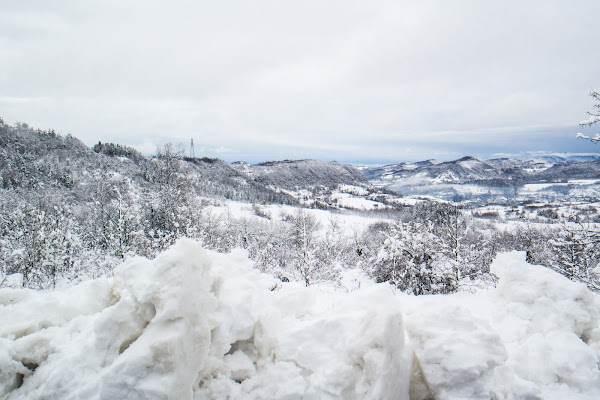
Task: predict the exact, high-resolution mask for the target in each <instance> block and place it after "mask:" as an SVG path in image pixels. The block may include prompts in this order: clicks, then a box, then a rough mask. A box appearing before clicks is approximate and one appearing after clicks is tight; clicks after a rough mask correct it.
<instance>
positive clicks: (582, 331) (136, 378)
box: [0, 240, 600, 400]
mask: <svg viewBox="0 0 600 400" xmlns="http://www.w3.org/2000/svg"><path fill="white" fill-rule="evenodd" d="M523 259H524V256H523V254H522V253H509V254H504V255H501V256H499V257H498V258H497V260H496V261H495V262H494V264H493V271H494V272H495V273H496V274H497V276H498V277H499V283H498V287H497V288H496V289H492V290H489V291H487V292H484V293H479V294H466V293H464V294H456V295H451V296H421V297H411V296H406V295H402V294H400V293H397V292H394V290H392V288H391V287H390V286H388V285H385V284H371V285H369V284H365V281H364V277H363V276H362V275H361V274H359V273H358V272H357V271H348V273H347V274H344V282H345V284H346V288H347V290H332V289H331V288H327V287H321V288H319V287H309V288H305V287H303V286H301V285H298V284H295V283H281V282H278V281H276V280H274V279H273V278H271V277H269V276H267V275H264V274H261V273H259V272H257V271H256V270H254V269H252V266H251V262H250V261H249V260H248V259H247V257H246V254H245V253H243V252H241V251H240V252H234V253H231V254H218V253H214V252H208V251H205V250H203V249H202V248H201V247H200V246H199V245H198V244H197V243H195V242H192V241H190V240H182V241H180V242H178V243H177V244H176V245H175V246H174V247H172V248H171V249H169V250H168V251H167V252H165V253H163V254H161V255H160V256H159V257H157V258H156V259H155V260H154V261H149V260H146V259H142V258H135V259H132V260H129V261H127V262H126V263H124V264H123V265H122V266H121V267H119V268H118V269H117V270H116V271H115V277H114V278H111V279H97V280H94V281H89V282H86V283H83V284H80V285H78V286H75V287H72V288H68V289H63V290H57V291H54V292H34V291H30V290H22V289H21V290H18V289H3V290H0V397H1V396H5V397H6V398H7V399H42V398H67V399H68V398H73V399H74V398H90V399H108V398H111V399H112V398H119V399H121V398H122V399H125V398H127V399H145V398H152V399H154V398H156V399H160V398H165V399H167V398H169V399H230V398H233V399H300V398H307V399H409V398H411V399H417V400H418V399H421V400H424V399H429V398H436V399H498V400H500V399H525V398H527V399H542V398H543V399H565V398H578V399H597V398H600V371H599V370H598V360H599V354H600V330H599V327H598V320H599V317H600V307H599V305H598V303H597V300H596V298H595V296H594V295H593V294H591V293H590V292H589V291H587V289H586V288H585V287H584V286H583V285H580V284H576V283H573V282H570V281H568V280H567V279H565V278H563V277H561V276H559V275H557V274H556V273H554V272H552V271H550V270H548V269H545V268H542V267H536V266H530V265H528V264H527V263H525V262H524V260H523ZM352 289H356V290H352Z"/></svg>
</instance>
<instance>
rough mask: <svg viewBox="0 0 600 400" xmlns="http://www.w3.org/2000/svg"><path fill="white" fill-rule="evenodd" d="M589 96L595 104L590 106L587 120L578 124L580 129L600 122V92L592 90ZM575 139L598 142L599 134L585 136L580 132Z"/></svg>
mask: <svg viewBox="0 0 600 400" xmlns="http://www.w3.org/2000/svg"><path fill="white" fill-rule="evenodd" d="M590 96H592V98H593V99H594V101H595V104H594V105H593V106H592V111H588V113H587V114H588V118H586V119H584V120H583V121H581V122H579V126H581V127H585V126H592V125H595V124H597V123H598V122H600V92H597V91H595V90H593V91H592V92H591V93H590ZM577 137H578V138H580V139H586V140H591V141H592V142H593V143H598V142H600V133H596V134H593V135H585V134H583V133H581V132H578V133H577Z"/></svg>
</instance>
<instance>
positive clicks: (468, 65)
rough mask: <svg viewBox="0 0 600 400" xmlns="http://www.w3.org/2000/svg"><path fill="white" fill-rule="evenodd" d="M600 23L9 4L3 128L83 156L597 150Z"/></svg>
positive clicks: (579, 12)
mask: <svg viewBox="0 0 600 400" xmlns="http://www.w3.org/2000/svg"><path fill="white" fill-rule="evenodd" d="M597 15H600V3H598V2H597V1H577V2H563V1H546V2H539V1H503V2H493V3H491V2H480V1H466V0H465V1H457V2H446V1H441V0H440V1H430V2H418V1H408V2H406V1H405V2H397V1H373V2H363V1H352V0H349V1H328V2H322V1H314V0H307V1H303V2H281V1H276V0H261V1H258V2H246V1H238V0H224V1H219V2H196V1H183V0H176V1H173V2H168V3H165V2H157V1H156V2H155V1H152V2H147V1H134V0H124V1H116V0H108V1H102V2H100V1H96V2H79V1H75V0H59V1H56V2H52V4H48V3H47V2H44V1H38V2H37V3H36V2H35V1H28V2H21V1H18V0H16V1H14V0H8V1H3V2H2V4H0V59H1V60H2V62H1V63H0V110H1V111H0V116H2V117H3V118H4V119H5V120H6V121H7V122H14V121H17V120H20V121H26V122H29V123H30V124H32V125H34V126H39V127H40V128H54V129H55V130H57V131H60V132H70V133H72V134H74V135H75V136H77V137H79V138H82V139H83V140H84V141H85V142H86V143H88V144H91V143H94V142H96V141H98V140H102V141H118V142H120V143H124V144H129V145H143V144H145V145H146V146H147V144H148V143H153V144H160V143H164V142H165V141H176V142H177V141H181V142H184V143H188V142H189V139H190V138H194V142H195V143H197V144H198V146H199V147H198V148H197V150H196V152H197V153H198V151H199V150H198V149H201V148H203V149H204V151H206V152H207V153H208V154H207V155H217V156H219V157H221V158H225V159H229V160H234V159H243V158H245V159H248V160H251V161H253V160H264V159H278V158H323V159H338V160H344V161H378V160H394V159H398V160H406V159H420V158H432V157H436V158H451V157H453V156H454V155H463V154H467V153H469V154H475V155H478V154H479V155H483V156H485V155H487V154H491V153H494V152H515V151H519V150H532V151H537V150H549V151H559V150H569V151H578V150H589V149H590V147H589V144H587V143H583V142H581V141H576V140H575V139H574V133H575V132H576V131H577V130H578V128H577V121H580V120H581V119H582V118H583V117H585V112H586V111H587V110H588V109H590V107H591V100H590V99H589V98H588V96H587V93H588V92H589V91H590V89H592V88H598V86H600V84H599V82H600V76H599V75H598V71H600V54H599V53H598V52H597V51H595V50H594V48H595V45H596V43H595V41H594V40H595V38H597V37H599V33H600V25H599V24H597V18H596V16H597ZM596 40H597V39H596ZM565 146H568V148H564V147H565ZM211 152H212V153H211Z"/></svg>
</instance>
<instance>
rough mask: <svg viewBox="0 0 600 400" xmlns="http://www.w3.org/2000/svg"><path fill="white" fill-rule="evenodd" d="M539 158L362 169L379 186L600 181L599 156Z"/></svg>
mask: <svg viewBox="0 0 600 400" xmlns="http://www.w3.org/2000/svg"><path fill="white" fill-rule="evenodd" d="M547 157H548V158H546V159H544V158H543V157H542V158H540V157H537V158H536V159H532V160H517V159H510V158H494V159H489V160H480V159H477V158H474V157H463V158H460V159H458V160H454V161H446V162H432V161H431V160H427V161H422V162H416V163H411V164H407V163H398V164H390V165H384V166H373V167H363V168H362V169H361V171H362V172H363V173H364V174H365V176H366V177H367V179H368V180H369V181H370V182H371V183H373V184H374V185H375V186H377V187H384V188H388V189H391V190H394V187H401V186H409V185H410V186H414V185H435V184H467V183H477V184H486V185H489V186H514V185H522V184H525V183H547V182H566V181H568V180H572V179H600V155H599V156H595V155H581V156H580V155H565V156H557V155H552V156H547Z"/></svg>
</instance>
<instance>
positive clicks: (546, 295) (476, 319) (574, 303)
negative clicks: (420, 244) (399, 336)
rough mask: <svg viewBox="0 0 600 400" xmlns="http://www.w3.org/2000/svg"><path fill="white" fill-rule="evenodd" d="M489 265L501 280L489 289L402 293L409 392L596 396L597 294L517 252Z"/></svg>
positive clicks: (599, 387)
mask: <svg viewBox="0 0 600 400" xmlns="http://www.w3.org/2000/svg"><path fill="white" fill-rule="evenodd" d="M491 269H492V272H493V273H494V274H495V275H496V276H498V278H499V281H498V285H497V287H496V289H492V290H490V291H488V292H484V293H479V294H466V293H464V294H456V295H452V296H429V297H419V298H409V297H407V298H405V301H404V308H405V314H404V316H405V321H406V326H407V331H408V337H409V338H410V341H411V342H412V345H413V348H414V349H415V354H416V359H417V362H416V366H415V368H416V369H417V370H418V372H419V373H420V375H419V380H418V381H415V380H414V379H413V381H414V384H413V387H416V388H420V390H421V392H416V393H415V392H413V396H411V398H414V399H426V398H427V395H429V394H430V393H432V394H434V395H435V396H436V397H435V398H436V399H482V400H483V399H557V400H558V399H575V398H577V399H590V400H592V399H598V398H600V370H599V369H598V360H599V359H600V357H599V356H600V351H599V350H600V347H599V345H600V331H599V323H598V321H599V320H600V306H599V305H598V301H597V298H596V297H595V295H593V294H592V293H591V292H590V291H588V290H587V288H586V287H585V285H583V284H580V283H575V282H572V281H569V280H568V279H566V278H565V277H563V276H561V275H559V274H557V273H555V272H553V271H551V270H550V269H548V268H544V267H541V266H536V265H530V264H528V263H526V262H525V254H524V253H522V252H512V253H505V254H500V255H498V256H497V258H496V260H495V261H494V262H493V264H492V266H491ZM417 383H419V385H420V386H419V385H417ZM422 393H425V394H422Z"/></svg>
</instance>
